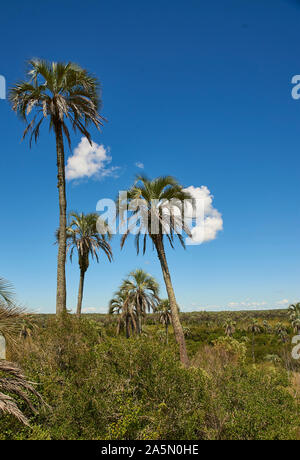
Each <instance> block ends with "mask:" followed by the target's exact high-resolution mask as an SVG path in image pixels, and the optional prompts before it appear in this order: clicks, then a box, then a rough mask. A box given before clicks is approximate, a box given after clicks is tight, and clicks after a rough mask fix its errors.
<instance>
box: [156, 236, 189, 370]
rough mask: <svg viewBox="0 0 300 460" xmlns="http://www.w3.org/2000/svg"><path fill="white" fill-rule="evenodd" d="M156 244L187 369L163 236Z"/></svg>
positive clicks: (183, 362)
mask: <svg viewBox="0 0 300 460" xmlns="http://www.w3.org/2000/svg"><path fill="white" fill-rule="evenodd" d="M154 244H155V247H156V250H157V255H158V258H159V261H160V264H161V269H162V272H163V277H164V281H165V285H166V290H167V293H168V298H169V302H170V308H171V315H172V323H173V328H174V334H175V339H176V342H177V343H178V345H179V354H180V361H181V362H182V364H183V365H184V366H185V367H188V366H189V358H188V354H187V349H186V343H185V338H184V334H183V330H182V326H181V323H180V319H179V313H178V307H177V302H176V297H175V293H174V289H173V285H172V281H171V276H170V272H169V268H168V264H167V258H166V254H165V250H164V245H163V240H162V236H161V235H158V236H157V237H156V238H155V240H154Z"/></svg>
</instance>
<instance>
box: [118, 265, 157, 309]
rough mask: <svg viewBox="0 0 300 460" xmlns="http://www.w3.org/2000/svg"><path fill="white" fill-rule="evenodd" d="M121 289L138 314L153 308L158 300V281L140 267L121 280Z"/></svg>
mask: <svg viewBox="0 0 300 460" xmlns="http://www.w3.org/2000/svg"><path fill="white" fill-rule="evenodd" d="M121 291H122V292H124V293H125V295H127V296H128V298H129V299H130V303H131V304H132V305H134V306H135V308H136V311H137V314H138V315H144V314H145V313H146V312H147V311H148V312H150V311H151V310H155V308H156V306H157V304H158V302H159V296H158V295H159V286H158V283H157V282H156V281H155V279H154V278H153V277H152V276H151V275H149V274H148V273H146V272H144V270H141V269H138V270H135V271H133V272H131V273H130V274H129V277H128V278H127V279H125V280H124V281H123V284H122V286H121Z"/></svg>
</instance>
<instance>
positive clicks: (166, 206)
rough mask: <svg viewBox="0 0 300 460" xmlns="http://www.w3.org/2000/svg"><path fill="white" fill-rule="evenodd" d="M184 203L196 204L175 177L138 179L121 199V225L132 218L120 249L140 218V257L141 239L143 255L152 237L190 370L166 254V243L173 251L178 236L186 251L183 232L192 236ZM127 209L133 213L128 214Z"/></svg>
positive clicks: (174, 323)
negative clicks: (148, 239)
mask: <svg viewBox="0 0 300 460" xmlns="http://www.w3.org/2000/svg"><path fill="white" fill-rule="evenodd" d="M171 200H172V201H171ZM185 200H189V201H193V199H192V197H191V195H190V194H189V193H187V192H186V191H184V189H183V187H182V186H181V185H180V184H179V183H178V182H177V181H176V179H174V178H173V177H171V176H165V177H158V178H156V179H153V180H149V179H147V178H146V177H144V176H139V177H138V178H137V180H136V182H135V184H134V185H133V186H132V187H131V188H130V189H129V190H128V191H127V194H126V196H125V195H122V196H120V197H119V202H118V211H119V213H120V219H121V222H124V220H125V218H126V216H129V217H127V224H128V229H127V231H126V232H125V233H124V235H123V237H122V239H121V247H123V245H124V243H125V241H126V239H127V237H128V235H129V233H130V232H131V231H132V228H133V227H134V226H135V224H136V218H137V217H138V218H139V220H140V222H141V225H140V229H139V230H138V231H137V232H136V236H135V243H136V249H137V253H138V252H139V243H140V237H141V236H142V239H143V253H145V251H146V242H147V236H148V237H150V239H151V241H152V243H153V247H155V249H156V252H157V255H158V258H159V261H160V264H161V269H162V273H163V277H164V281H165V285H166V290H167V293H168V299H169V302H170V307H171V314H172V323H173V328H174V333H175V338H176V341H177V343H178V345H179V352H180V360H181V362H182V363H183V365H184V366H188V365H189V358H188V354H187V349H186V343H185V338H184V333H183V330H182V325H181V323H180V318H179V312H178V307H177V302H176V297H175V293H174V289H173V285H172V281H171V275H170V271H169V267H168V263H167V258H166V254H165V241H166V240H167V241H168V242H169V243H170V245H171V247H172V248H174V245H173V243H174V236H177V237H178V239H179V241H180V243H181V244H182V246H183V247H185V244H184V240H183V237H182V232H186V233H187V234H188V235H189V236H191V235H190V231H189V229H188V228H187V227H186V226H185V224H184V220H183V212H182V211H183V203H184V201H185ZM170 203H171V204H170ZM128 209H129V210H132V212H129V214H128V212H127V211H128Z"/></svg>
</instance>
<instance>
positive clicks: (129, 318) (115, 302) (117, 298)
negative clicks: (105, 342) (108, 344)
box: [108, 290, 138, 339]
mask: <svg viewBox="0 0 300 460" xmlns="http://www.w3.org/2000/svg"><path fill="white" fill-rule="evenodd" d="M129 300H130V299H129V297H128V295H127V293H126V292H124V291H121V290H120V291H117V292H116V293H115V295H114V297H113V298H112V299H111V301H110V302H109V309H108V313H109V314H110V315H113V314H117V315H118V325H117V335H119V334H120V331H121V329H122V328H123V327H124V329H125V335H126V338H127V339H129V337H130V335H131V333H132V334H134V333H135V332H137V330H138V326H137V315H136V311H135V309H134V306H133V305H132V304H131V303H130V301H129Z"/></svg>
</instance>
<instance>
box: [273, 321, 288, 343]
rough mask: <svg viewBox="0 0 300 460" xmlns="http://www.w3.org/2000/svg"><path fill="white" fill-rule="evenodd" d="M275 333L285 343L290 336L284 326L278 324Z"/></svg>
mask: <svg viewBox="0 0 300 460" xmlns="http://www.w3.org/2000/svg"><path fill="white" fill-rule="evenodd" d="M275 332H276V334H277V335H278V337H279V338H280V340H281V341H282V342H283V343H286V342H287V339H288V334H287V329H286V327H285V325H284V324H282V323H277V324H276V326H275Z"/></svg>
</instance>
